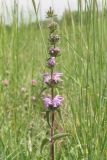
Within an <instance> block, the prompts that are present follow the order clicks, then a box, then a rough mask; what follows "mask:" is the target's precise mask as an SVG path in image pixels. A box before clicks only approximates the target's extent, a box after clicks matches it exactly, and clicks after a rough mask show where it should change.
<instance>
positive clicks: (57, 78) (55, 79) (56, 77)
mask: <svg viewBox="0 0 107 160" xmlns="http://www.w3.org/2000/svg"><path fill="white" fill-rule="evenodd" d="M62 76H63V74H62V73H57V72H56V73H53V75H52V77H51V75H50V74H48V73H46V74H44V83H46V84H47V85H49V86H53V85H55V84H58V83H59V82H62V79H61V77H62Z"/></svg>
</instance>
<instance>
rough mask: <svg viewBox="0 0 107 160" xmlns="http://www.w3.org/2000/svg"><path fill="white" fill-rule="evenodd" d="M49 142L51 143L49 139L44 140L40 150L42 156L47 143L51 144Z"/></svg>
mask: <svg viewBox="0 0 107 160" xmlns="http://www.w3.org/2000/svg"><path fill="white" fill-rule="evenodd" d="M49 142H50V140H49V138H44V139H43V140H42V143H41V148H40V152H41V154H42V151H43V148H44V146H45V145H46V144H47V143H49Z"/></svg>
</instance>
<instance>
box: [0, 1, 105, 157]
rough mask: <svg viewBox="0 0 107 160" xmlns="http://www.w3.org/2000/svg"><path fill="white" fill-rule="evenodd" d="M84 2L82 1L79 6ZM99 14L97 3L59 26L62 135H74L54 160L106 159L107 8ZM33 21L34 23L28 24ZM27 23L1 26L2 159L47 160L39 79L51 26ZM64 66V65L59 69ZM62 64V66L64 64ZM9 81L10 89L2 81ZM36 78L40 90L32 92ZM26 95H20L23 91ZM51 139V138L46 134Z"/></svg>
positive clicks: (15, 17)
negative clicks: (65, 133)
mask: <svg viewBox="0 0 107 160" xmlns="http://www.w3.org/2000/svg"><path fill="white" fill-rule="evenodd" d="M79 2H80V1H79ZM105 3H106V1H103V9H102V12H98V5H97V3H96V1H95V0H91V1H90V5H88V7H87V1H85V10H84V12H82V9H81V3H78V4H79V5H78V12H77V13H75V14H73V12H71V11H69V14H68V15H67V16H66V14H64V16H63V19H62V20H61V21H60V22H59V23H60V34H61V37H62V38H61V43H60V46H61V48H62V52H63V54H62V56H61V57H60V58H59V59H60V60H59V64H58V68H59V70H61V71H62V72H63V73H64V75H65V77H64V82H63V88H60V90H61V91H60V92H62V94H63V95H64V97H65V104H64V106H63V107H62V110H63V112H62V113H63V115H62V120H60V121H61V123H60V124H61V125H60V126H59V124H56V126H57V127H58V130H60V131H64V132H69V133H70V134H71V136H70V137H69V138H65V139H64V140H63V141H60V143H58V144H56V146H55V147H56V160H59V159H61V160H86V159H88V160H106V159H107V116H106V115H107V73H106V72H107V71H106V70H107V44H106V43H107V36H106V35H107V8H106V6H105ZM29 21H30V20H29ZM29 23H30V24H29V25H26V24H25V23H24V21H22V23H21V24H20V26H18V15H17V6H15V9H14V11H13V23H12V25H11V26H10V27H7V26H5V24H4V22H3V20H2V21H1V23H0V159H1V160H19V159H20V160H31V159H32V160H35V159H36V160H40V159H41V160H42V159H46V160H48V159H49V157H50V152H49V148H48V146H47V147H45V148H44V151H43V155H41V154H40V145H41V139H43V138H44V137H45V129H47V124H46V123H45V120H44V119H45V117H44V107H43V104H42V101H41V91H42V89H43V83H42V76H41V74H42V73H43V72H44V70H45V67H44V66H45V60H44V58H43V57H47V55H46V50H47V49H46V46H47V43H48V41H47V38H48V37H47V22H45V23H43V22H40V21H36V22H35V23H33V24H32V23H31V21H30V22H29ZM60 64H61V65H60ZM62 64H63V65H62ZM4 79H7V80H8V81H9V85H8V86H7V87H6V86H4V85H3V83H2V81H3V80H4ZM32 79H36V80H37V85H36V86H35V87H32V85H31V81H32ZM22 87H25V88H26V90H27V91H26V92H25V93H22V92H21V88H22ZM32 95H35V96H36V101H35V102H33V101H32V99H31V97H32ZM47 134H48V133H47Z"/></svg>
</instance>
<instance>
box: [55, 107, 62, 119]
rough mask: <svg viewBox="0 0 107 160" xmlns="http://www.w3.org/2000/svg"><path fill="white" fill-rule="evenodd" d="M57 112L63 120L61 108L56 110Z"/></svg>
mask: <svg viewBox="0 0 107 160" xmlns="http://www.w3.org/2000/svg"><path fill="white" fill-rule="evenodd" d="M56 111H57V113H58V116H59V118H60V119H61V120H62V114H61V110H60V108H58V109H56Z"/></svg>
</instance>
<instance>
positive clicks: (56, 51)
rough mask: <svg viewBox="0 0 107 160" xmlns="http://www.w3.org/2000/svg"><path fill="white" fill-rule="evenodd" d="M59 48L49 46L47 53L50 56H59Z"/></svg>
mask: <svg viewBox="0 0 107 160" xmlns="http://www.w3.org/2000/svg"><path fill="white" fill-rule="evenodd" d="M60 51H61V50H60V48H58V47H56V48H50V50H49V54H50V55H51V56H54V57H56V56H59V55H60Z"/></svg>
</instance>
